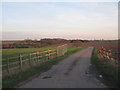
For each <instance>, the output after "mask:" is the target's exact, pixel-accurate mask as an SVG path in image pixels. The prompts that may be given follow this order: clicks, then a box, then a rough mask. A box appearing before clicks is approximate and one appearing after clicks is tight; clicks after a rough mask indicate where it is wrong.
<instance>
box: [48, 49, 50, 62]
mask: <svg viewBox="0 0 120 90" xmlns="http://www.w3.org/2000/svg"><path fill="white" fill-rule="evenodd" d="M49 59H50V52H49V49H48V60H49Z"/></svg>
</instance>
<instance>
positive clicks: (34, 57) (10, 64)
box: [1, 44, 67, 77]
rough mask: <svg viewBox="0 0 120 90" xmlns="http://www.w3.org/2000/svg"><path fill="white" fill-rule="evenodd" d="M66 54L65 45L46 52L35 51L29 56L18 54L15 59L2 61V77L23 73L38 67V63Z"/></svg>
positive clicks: (10, 58)
mask: <svg viewBox="0 0 120 90" xmlns="http://www.w3.org/2000/svg"><path fill="white" fill-rule="evenodd" d="M66 52H67V44H64V45H61V46H58V47H57V48H56V49H52V50H49V49H48V50H46V51H42V52H40V51H36V52H34V53H29V54H20V55H19V56H16V57H9V58H6V59H3V64H2V65H1V66H2V72H3V75H2V77H6V76H10V75H12V74H16V73H18V72H24V71H26V70H27V69H29V68H31V67H33V66H36V65H39V64H40V63H43V62H46V61H49V60H51V59H53V58H56V57H58V56H62V55H64V54H65V53H66Z"/></svg>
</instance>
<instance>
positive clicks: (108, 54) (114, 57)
mask: <svg viewBox="0 0 120 90" xmlns="http://www.w3.org/2000/svg"><path fill="white" fill-rule="evenodd" d="M98 53H99V55H100V57H103V58H105V59H108V61H109V62H111V63H113V62H114V63H115V64H118V61H119V57H118V55H119V54H120V53H119V52H112V51H111V50H107V49H105V48H104V47H102V49H99V50H98Z"/></svg>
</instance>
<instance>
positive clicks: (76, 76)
mask: <svg viewBox="0 0 120 90" xmlns="http://www.w3.org/2000/svg"><path fill="white" fill-rule="evenodd" d="M92 50H93V47H89V48H87V49H84V50H81V51H79V52H77V53H75V54H73V55H71V56H69V57H68V58H66V59H64V60H62V61H60V62H59V63H57V64H56V65H53V66H52V67H51V68H50V69H49V70H48V71H46V72H43V73H42V74H40V75H39V76H38V77H36V78H34V79H32V80H31V81H28V82H27V83H25V84H23V85H21V86H19V87H18V88H106V87H107V86H106V85H104V84H103V83H102V82H101V81H100V80H98V79H97V78H96V77H95V75H94V74H93V73H95V71H94V70H93V71H91V66H92V65H91V61H90V60H91V54H92ZM91 72H92V73H91Z"/></svg>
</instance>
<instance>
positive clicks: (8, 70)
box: [7, 58, 10, 74]
mask: <svg viewBox="0 0 120 90" xmlns="http://www.w3.org/2000/svg"><path fill="white" fill-rule="evenodd" d="M7 72H8V74H10V69H9V58H7Z"/></svg>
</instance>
